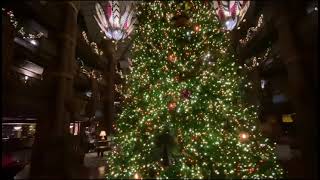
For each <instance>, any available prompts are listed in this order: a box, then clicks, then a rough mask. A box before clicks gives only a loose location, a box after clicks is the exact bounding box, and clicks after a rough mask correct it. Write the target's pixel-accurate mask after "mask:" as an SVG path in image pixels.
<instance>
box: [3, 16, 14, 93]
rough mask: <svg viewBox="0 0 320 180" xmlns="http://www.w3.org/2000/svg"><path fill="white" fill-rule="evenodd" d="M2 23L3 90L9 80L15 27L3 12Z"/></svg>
mask: <svg viewBox="0 0 320 180" xmlns="http://www.w3.org/2000/svg"><path fill="white" fill-rule="evenodd" d="M2 21H3V22H2V28H1V29H2V87H3V88H2V89H5V87H6V84H5V82H6V80H8V75H9V72H10V67H11V62H12V56H13V46H14V41H13V39H14V27H13V26H12V24H11V23H10V18H9V15H7V14H6V12H3V11H2ZM3 93H5V92H3ZM3 95H4V94H3Z"/></svg>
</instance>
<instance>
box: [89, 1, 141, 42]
mask: <svg viewBox="0 0 320 180" xmlns="http://www.w3.org/2000/svg"><path fill="white" fill-rule="evenodd" d="M96 13H97V14H96V15H94V18H95V20H96V21H97V23H98V25H99V27H100V29H101V31H102V32H104V34H105V36H104V38H109V39H112V40H116V41H119V40H121V39H125V38H126V37H128V36H129V35H130V33H131V32H132V30H133V28H134V23H135V21H136V18H134V17H133V14H134V11H133V10H130V5H126V10H125V12H124V13H123V14H122V15H121V14H120V6H119V2H118V1H108V2H107V4H106V5H105V7H104V9H103V8H102V7H101V5H100V4H99V3H96Z"/></svg>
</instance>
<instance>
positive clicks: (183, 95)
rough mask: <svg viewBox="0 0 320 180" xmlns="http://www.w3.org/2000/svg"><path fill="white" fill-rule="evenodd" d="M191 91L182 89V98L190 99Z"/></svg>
mask: <svg viewBox="0 0 320 180" xmlns="http://www.w3.org/2000/svg"><path fill="white" fill-rule="evenodd" d="M190 96H191V91H190V90H188V89H184V90H182V91H181V98H182V99H190Z"/></svg>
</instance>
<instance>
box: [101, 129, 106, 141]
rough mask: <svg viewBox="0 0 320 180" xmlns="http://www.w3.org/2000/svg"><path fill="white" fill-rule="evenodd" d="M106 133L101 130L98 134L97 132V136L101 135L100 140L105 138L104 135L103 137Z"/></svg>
mask: <svg viewBox="0 0 320 180" xmlns="http://www.w3.org/2000/svg"><path fill="white" fill-rule="evenodd" d="M106 135H107V133H106V131H101V132H100V134H99V136H101V139H102V140H104V139H105V138H104V137H105V136H106Z"/></svg>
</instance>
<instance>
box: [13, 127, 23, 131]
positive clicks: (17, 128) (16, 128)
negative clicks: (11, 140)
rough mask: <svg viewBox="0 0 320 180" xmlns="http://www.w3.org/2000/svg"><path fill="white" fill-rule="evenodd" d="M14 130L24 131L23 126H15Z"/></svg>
mask: <svg viewBox="0 0 320 180" xmlns="http://www.w3.org/2000/svg"><path fill="white" fill-rule="evenodd" d="M13 129H14V130H16V131H19V130H21V129H22V127H21V126H14V127H13Z"/></svg>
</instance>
